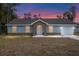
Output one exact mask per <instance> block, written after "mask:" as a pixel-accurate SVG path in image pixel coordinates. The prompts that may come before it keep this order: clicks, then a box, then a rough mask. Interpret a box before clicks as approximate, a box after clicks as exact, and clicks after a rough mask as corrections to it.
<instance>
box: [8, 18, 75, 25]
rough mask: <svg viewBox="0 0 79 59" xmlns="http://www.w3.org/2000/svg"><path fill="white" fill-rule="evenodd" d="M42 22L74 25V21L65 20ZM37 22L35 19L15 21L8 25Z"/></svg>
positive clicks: (46, 20)
mask: <svg viewBox="0 0 79 59" xmlns="http://www.w3.org/2000/svg"><path fill="white" fill-rule="evenodd" d="M41 20H43V21H45V22H47V23H48V24H74V23H73V22H72V21H70V20H64V19H41ZM35 21H36V20H34V19H26V20H22V19H14V20H12V21H10V22H9V23H8V24H31V23H33V22H35Z"/></svg>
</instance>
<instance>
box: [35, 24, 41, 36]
mask: <svg viewBox="0 0 79 59" xmlns="http://www.w3.org/2000/svg"><path fill="white" fill-rule="evenodd" d="M36 29H37V30H36V34H37V35H42V34H43V28H42V25H37V28H36Z"/></svg>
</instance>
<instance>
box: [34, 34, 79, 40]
mask: <svg viewBox="0 0 79 59" xmlns="http://www.w3.org/2000/svg"><path fill="white" fill-rule="evenodd" d="M33 37H36V38H37V37H38V38H71V39H76V40H79V36H77V35H65V36H62V35H48V36H44V35H35V36H33Z"/></svg>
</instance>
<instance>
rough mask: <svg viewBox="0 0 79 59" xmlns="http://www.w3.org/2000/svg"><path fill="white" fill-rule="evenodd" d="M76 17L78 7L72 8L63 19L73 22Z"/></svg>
mask: <svg viewBox="0 0 79 59" xmlns="http://www.w3.org/2000/svg"><path fill="white" fill-rule="evenodd" d="M75 16H76V7H75V6H72V7H71V8H70V9H69V10H68V11H67V12H65V13H64V14H63V19H67V20H70V21H73V20H74V18H75Z"/></svg>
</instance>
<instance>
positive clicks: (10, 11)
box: [0, 3, 18, 33]
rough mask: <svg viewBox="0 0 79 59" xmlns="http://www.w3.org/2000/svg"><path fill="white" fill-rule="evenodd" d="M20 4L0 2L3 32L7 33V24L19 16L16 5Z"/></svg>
mask: <svg viewBox="0 0 79 59" xmlns="http://www.w3.org/2000/svg"><path fill="white" fill-rule="evenodd" d="M17 5H18V4H16V3H1V4H0V22H1V25H2V26H1V29H2V33H7V27H6V25H5V24H7V23H8V22H9V21H11V20H13V19H15V18H17V15H16V13H15V11H16V9H15V6H17Z"/></svg>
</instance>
